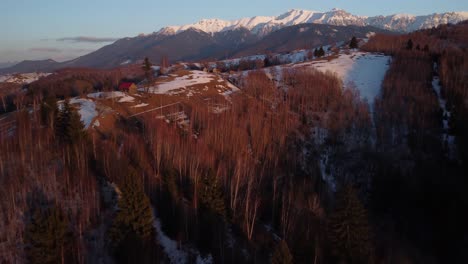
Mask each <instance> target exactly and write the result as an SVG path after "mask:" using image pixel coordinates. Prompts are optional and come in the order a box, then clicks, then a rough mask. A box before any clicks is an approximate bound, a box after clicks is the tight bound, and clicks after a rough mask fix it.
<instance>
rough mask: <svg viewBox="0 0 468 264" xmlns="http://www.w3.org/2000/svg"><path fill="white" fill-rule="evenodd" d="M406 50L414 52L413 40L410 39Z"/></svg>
mask: <svg viewBox="0 0 468 264" xmlns="http://www.w3.org/2000/svg"><path fill="white" fill-rule="evenodd" d="M406 49H407V50H412V49H413V41H412V40H411V39H409V40H408V43H406Z"/></svg>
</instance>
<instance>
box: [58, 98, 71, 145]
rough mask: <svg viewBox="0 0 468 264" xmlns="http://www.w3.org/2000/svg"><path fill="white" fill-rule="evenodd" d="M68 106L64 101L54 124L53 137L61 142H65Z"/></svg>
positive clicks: (68, 114)
mask: <svg viewBox="0 0 468 264" xmlns="http://www.w3.org/2000/svg"><path fill="white" fill-rule="evenodd" d="M70 111H71V109H70V104H69V103H68V101H65V102H64V103H63V105H62V106H61V108H60V109H59V111H58V113H57V115H56V119H55V122H54V129H55V136H56V137H57V139H58V140H59V141H61V142H65V141H67V127H68V124H69V123H70Z"/></svg>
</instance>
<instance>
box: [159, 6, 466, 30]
mask: <svg viewBox="0 0 468 264" xmlns="http://www.w3.org/2000/svg"><path fill="white" fill-rule="evenodd" d="M467 19H468V12H447V13H441V14H431V15H425V16H414V15H407V14H395V15H389V16H373V17H366V16H357V15H353V14H351V13H348V12H346V11H345V10H341V9H336V8H335V9H332V10H331V11H328V12H318V11H309V10H301V9H292V10H289V11H288V12H286V13H284V14H282V15H279V16H276V17H275V16H271V17H268V16H255V17H252V18H242V19H238V20H231V21H227V20H221V19H217V18H215V19H202V20H200V21H198V22H196V23H193V24H188V25H182V26H169V27H164V28H162V29H161V30H159V31H158V32H157V34H164V35H174V34H178V33H180V32H182V31H185V30H187V29H189V28H194V29H198V30H201V31H204V32H206V33H217V32H223V31H229V30H233V29H238V28H246V29H248V30H250V31H252V33H253V34H259V35H265V34H268V33H270V32H272V31H275V30H278V29H281V28H284V27H288V26H294V25H298V24H304V23H314V24H327V25H334V26H374V27H377V28H381V29H386V30H391V31H398V32H411V31H414V30H418V29H425V28H431V27H434V26H438V25H440V24H447V23H453V24H455V23H458V22H461V21H463V20H467Z"/></svg>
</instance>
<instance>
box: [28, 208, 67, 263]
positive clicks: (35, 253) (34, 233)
mask: <svg viewBox="0 0 468 264" xmlns="http://www.w3.org/2000/svg"><path fill="white" fill-rule="evenodd" d="M67 229H68V221H67V219H66V218H65V217H64V215H63V213H62V211H61V210H59V209H58V208H55V207H52V208H48V209H39V208H38V209H36V210H34V212H33V215H32V219H31V222H30V223H29V224H27V226H26V230H25V242H26V245H27V246H26V249H25V252H26V255H27V258H28V260H29V261H30V263H61V262H62V261H61V260H62V259H63V258H64V256H66V255H67V252H66V247H67V245H68V243H69V242H70V239H69V237H68V232H67Z"/></svg>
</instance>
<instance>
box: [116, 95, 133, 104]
mask: <svg viewBox="0 0 468 264" xmlns="http://www.w3.org/2000/svg"><path fill="white" fill-rule="evenodd" d="M133 101H135V98H133V97H131V96H130V95H125V96H124V97H122V98H120V99H119V101H118V102H119V103H129V102H133Z"/></svg>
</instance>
